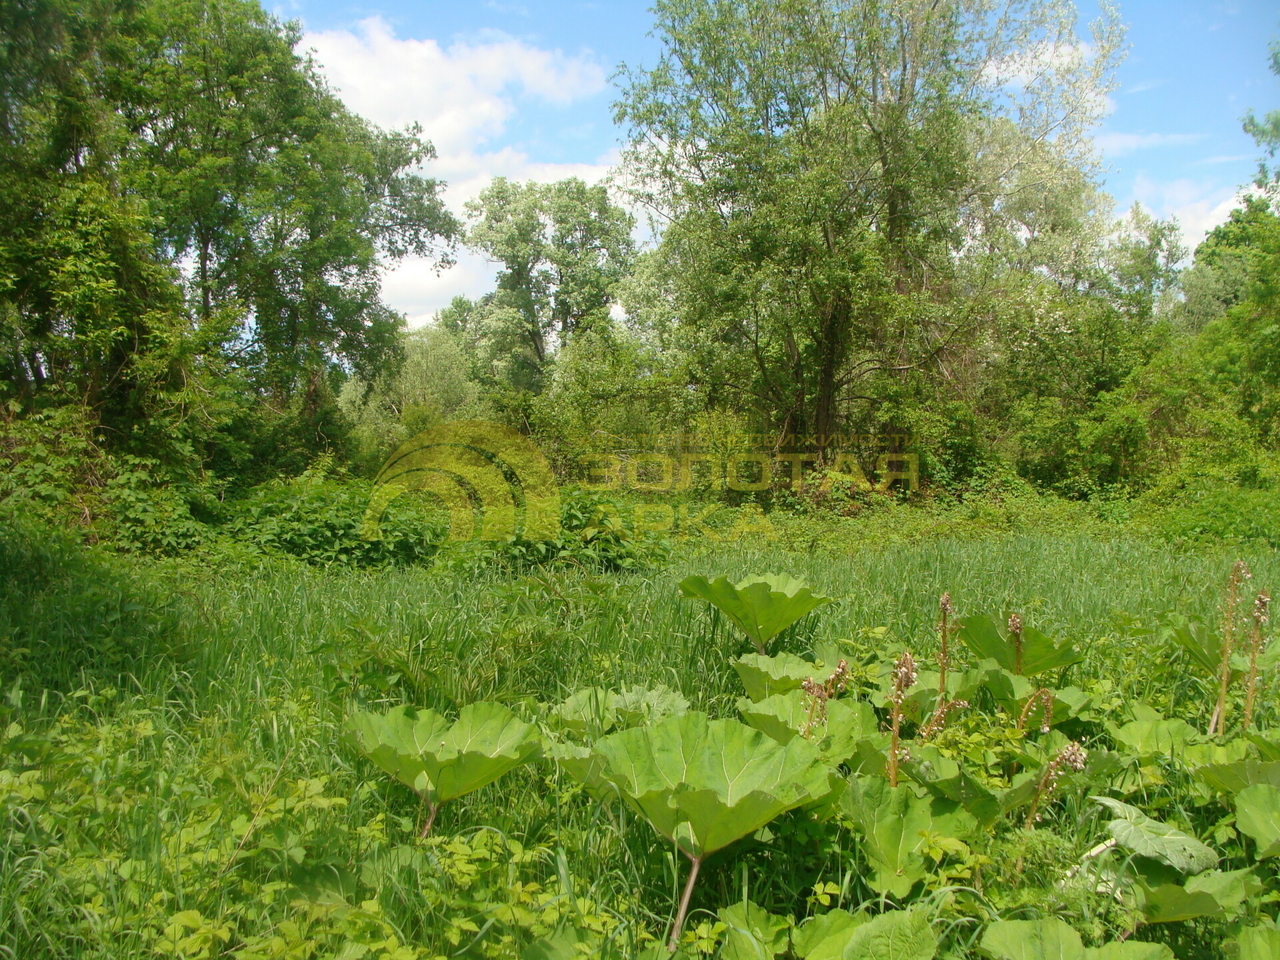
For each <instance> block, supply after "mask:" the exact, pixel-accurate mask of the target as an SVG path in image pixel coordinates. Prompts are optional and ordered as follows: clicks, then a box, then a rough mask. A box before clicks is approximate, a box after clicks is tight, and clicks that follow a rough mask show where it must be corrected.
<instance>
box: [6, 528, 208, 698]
mask: <svg viewBox="0 0 1280 960" xmlns="http://www.w3.org/2000/svg"><path fill="white" fill-rule="evenodd" d="M130 566H131V565H126V564H125V563H124V562H123V561H121V560H120V559H119V558H116V557H113V556H111V555H110V554H108V553H106V552H105V551H94V552H92V553H88V552H86V551H85V550H84V549H83V548H81V547H80V546H79V545H78V544H76V543H75V542H74V541H73V540H72V539H71V538H69V537H68V536H67V535H66V534H65V533H63V532H60V531H56V530H52V529H50V528H48V527H45V526H42V525H40V524H37V523H32V522H30V521H23V520H19V519H17V518H14V517H12V516H5V515H4V514H0V568H3V569H4V571H5V573H4V576H3V577H0V674H3V676H5V677H6V678H8V679H7V682H8V683H9V684H12V685H13V686H12V687H11V693H12V695H14V696H19V697H20V696H21V694H20V691H21V689H22V688H23V687H26V688H27V689H29V690H36V691H39V690H41V689H43V688H52V689H55V690H61V691H63V692H66V693H70V692H71V691H72V690H74V689H76V688H77V687H78V686H79V685H80V684H81V683H83V682H85V680H86V678H87V677H100V678H104V679H106V680H108V681H111V680H114V679H115V678H116V677H118V676H120V675H121V674H124V673H125V672H127V671H129V670H131V669H137V668H138V667H139V666H141V665H143V664H145V663H147V662H149V661H150V662H156V661H159V662H163V661H164V660H166V659H167V658H168V657H170V656H173V655H179V654H181V652H182V651H181V641H180V638H179V631H178V624H177V622H176V618H177V616H178V614H177V611H176V610H174V609H173V606H172V604H171V602H170V601H169V600H167V599H166V598H165V596H164V593H163V591H162V590H161V589H160V588H159V587H157V586H156V585H155V584H152V583H150V582H148V581H147V580H145V579H143V578H139V577H137V576H135V575H134V574H133V573H132V572H131V569H130Z"/></svg>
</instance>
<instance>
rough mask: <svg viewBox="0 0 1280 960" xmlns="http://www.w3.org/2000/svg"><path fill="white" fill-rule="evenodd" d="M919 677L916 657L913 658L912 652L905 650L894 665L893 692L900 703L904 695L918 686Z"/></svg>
mask: <svg viewBox="0 0 1280 960" xmlns="http://www.w3.org/2000/svg"><path fill="white" fill-rule="evenodd" d="M917 676H919V670H917V669H916V661H915V657H913V656H911V651H910V650H903V651H902V656H900V657H898V659H897V661H896V662H895V663H894V665H893V692H894V695H895V696H896V697H897V700H898V702H899V703H901V702H902V697H903V695H904V694H905V693H906V692H907V691H908V690H910V689H911V688H912V687H914V686H915V685H916V677H917Z"/></svg>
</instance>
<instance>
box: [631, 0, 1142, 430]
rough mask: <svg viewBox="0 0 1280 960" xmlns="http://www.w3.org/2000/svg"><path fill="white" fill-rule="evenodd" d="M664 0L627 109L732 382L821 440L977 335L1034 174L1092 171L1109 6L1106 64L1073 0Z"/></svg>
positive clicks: (692, 311) (688, 287)
mask: <svg viewBox="0 0 1280 960" xmlns="http://www.w3.org/2000/svg"><path fill="white" fill-rule="evenodd" d="M655 10H656V13H657V32H658V34H659V36H660V38H661V39H662V41H663V44H664V52H663V55H662V57H661V59H660V61H659V62H658V64H657V65H656V66H655V67H654V68H653V69H652V70H649V71H646V72H633V73H630V74H628V81H629V83H628V86H627V88H626V89H625V91H624V94H623V97H622V99H621V102H620V103H619V105H618V118H619V120H620V121H623V122H625V123H627V124H628V125H629V127H630V130H631V137H632V142H631V147H630V149H629V152H628V161H629V167H630V170H631V173H632V174H633V176H634V183H635V185H636V193H637V196H638V197H639V198H640V199H641V200H642V202H644V203H646V204H648V205H649V207H650V209H651V210H653V211H654V213H655V214H656V215H657V216H658V218H659V219H660V220H661V221H662V222H663V223H664V224H665V226H666V230H665V233H664V243H666V244H668V245H670V246H672V247H674V249H675V251H676V254H675V258H674V259H675V260H676V262H677V263H678V264H679V266H678V273H679V276H680V278H681V283H680V287H681V289H680V294H679V296H680V300H681V311H680V312H681V314H682V318H683V319H684V321H685V322H687V323H692V324H695V325H697V326H698V327H700V328H701V329H702V330H703V331H704V333H705V337H706V340H707V341H708V342H711V343H715V344H718V345H720V348H721V349H723V348H728V349H730V350H736V351H737V353H738V356H739V358H740V362H739V364H738V366H737V370H736V372H735V373H734V377H735V379H736V383H735V384H734V385H733V388H734V389H735V390H736V392H737V393H738V394H739V395H740V396H741V397H743V398H744V399H748V400H749V401H750V402H752V403H754V405H755V406H756V408H757V411H758V413H759V415H760V417H761V419H762V420H763V421H765V422H769V423H770V425H773V426H780V427H783V428H788V429H791V430H794V431H796V432H800V433H804V434H817V435H822V434H828V435H829V434H831V433H833V432H835V431H836V430H838V429H839V427H840V426H841V425H842V423H846V422H847V419H848V409H849V406H850V404H851V403H852V402H854V401H855V400H856V399H857V398H859V397H865V396H866V391H867V388H868V384H869V383H870V382H871V381H872V379H873V378H875V377H877V376H880V377H883V376H886V375H889V376H901V375H904V374H906V373H907V372H909V371H911V370H915V369H919V368H921V367H923V366H925V365H927V364H930V363H932V362H935V361H936V360H937V359H938V357H939V356H940V355H941V354H942V353H943V352H944V351H945V350H946V349H947V347H948V346H949V345H950V344H952V343H953V342H954V341H955V340H956V339H957V338H958V337H960V336H962V335H963V334H964V333H965V331H966V329H968V328H969V327H971V326H972V323H973V318H974V314H975V310H974V308H973V304H974V303H975V302H980V301H981V295H982V294H983V292H984V291H983V284H984V282H985V279H986V275H984V274H983V273H982V272H981V271H974V270H967V269H960V264H961V262H962V261H963V260H964V259H965V257H966V256H968V255H971V254H973V253H974V251H975V250H978V251H980V250H981V249H982V248H983V241H984V232H985V234H986V236H988V237H989V236H990V234H991V233H992V231H993V229H994V227H993V225H994V224H995V223H997V222H998V221H999V218H1000V217H1002V216H1004V211H1005V209H1006V207H1007V206H1008V204H1007V203H1006V201H1007V200H1008V199H1009V197H1010V196H1011V193H1012V192H1011V190H1010V188H1009V183H1010V181H1011V179H1016V178H1014V177H1013V174H1014V173H1015V172H1016V171H1017V170H1018V169H1019V166H1020V165H1021V164H1023V163H1025V162H1027V161H1029V160H1030V159H1035V160H1036V161H1037V162H1039V163H1040V164H1041V166H1042V168H1045V169H1051V170H1055V171H1060V170H1062V169H1070V168H1075V167H1078V166H1079V165H1080V163H1082V162H1085V161H1087V159H1088V149H1087V143H1086V141H1085V140H1084V138H1083V133H1084V131H1085V130H1087V128H1088V125H1089V123H1090V121H1091V120H1092V118H1093V117H1095V116H1096V115H1097V112H1098V110H1099V109H1100V107H1101V102H1102V98H1101V96H1100V92H1101V91H1102V90H1103V89H1105V86H1106V82H1107V81H1106V77H1107V75H1108V70H1109V68H1110V66H1111V64H1112V62H1113V58H1114V53H1115V49H1116V46H1117V43H1118V38H1119V36H1118V35H1119V31H1118V27H1117V26H1116V24H1115V20H1114V16H1113V15H1112V14H1111V13H1110V12H1109V11H1108V16H1107V18H1105V19H1104V21H1103V22H1101V23H1100V24H1098V25H1097V26H1096V28H1095V35H1094V46H1095V55H1094V56H1093V57H1092V58H1088V57H1086V56H1085V55H1084V53H1083V51H1082V49H1081V45H1080V43H1079V41H1078V39H1077V37H1076V35H1075V18H1074V7H1073V6H1072V5H1071V4H1070V3H1067V2H1064V0H1051V2H1035V0H953V2H946V3H936V2H923V0H783V2H777V0H734V2H712V0H660V2H659V3H658V4H657V6H656V8H655ZM996 144H998V145H1000V146H1001V147H1002V148H1003V153H1002V154H1001V156H1000V157H998V158H997V157H995V150H994V146H993V145H996ZM1046 157H1048V158H1049V159H1048V160H1046ZM984 160H985V161H987V162H986V165H985V167H983V166H982V164H981V163H980V161H984ZM997 160H998V161H999V162H997ZM1027 179H1029V178H1023V182H1022V183H1021V189H1022V190H1023V191H1024V196H1026V195H1027V194H1026V193H1025V191H1026V187H1027V184H1026V182H1025V181H1026V180H1027ZM1015 232H1016V231H1012V230H1008V231H1006V233H1010V234H1012V233H1015ZM989 273H990V271H989V270H988V271H987V274H989ZM962 289H963V292H964V293H965V299H966V300H967V301H968V303H967V304H965V303H962V302H961V298H960V297H958V296H956V294H957V293H959V292H960V291H961V290H962Z"/></svg>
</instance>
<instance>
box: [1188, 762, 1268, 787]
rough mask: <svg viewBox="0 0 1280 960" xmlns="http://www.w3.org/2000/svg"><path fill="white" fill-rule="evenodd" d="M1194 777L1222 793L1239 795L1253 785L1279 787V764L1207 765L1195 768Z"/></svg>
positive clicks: (1240, 763) (1236, 763)
mask: <svg viewBox="0 0 1280 960" xmlns="http://www.w3.org/2000/svg"><path fill="white" fill-rule="evenodd" d="M1194 773H1195V775H1196V777H1198V778H1199V779H1200V780H1202V781H1204V783H1206V784H1208V785H1209V786H1210V787H1212V788H1213V789H1214V790H1218V791H1220V792H1222V793H1239V792H1240V791H1241V790H1243V789H1245V787H1251V786H1253V785H1254V784H1267V785H1269V786H1272V787H1280V763H1277V762H1275V761H1270V762H1266V763H1262V762H1259V761H1257V760H1238V761H1236V762H1235V763H1208V764H1205V765H1204V766H1203V767H1196V769H1195V771H1194Z"/></svg>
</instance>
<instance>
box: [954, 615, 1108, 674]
mask: <svg viewBox="0 0 1280 960" xmlns="http://www.w3.org/2000/svg"><path fill="white" fill-rule="evenodd" d="M956 636H958V637H959V638H960V639H961V640H963V641H964V642H965V644H966V645H967V646H968V647H969V649H970V650H972V651H973V652H974V653H976V654H977V655H978V656H979V657H980V658H984V659H985V658H988V657H989V658H991V659H992V660H995V661H996V663H998V664H999V665H1000V666H1002V667H1003V668H1004V669H1006V670H1008V671H1009V672H1010V673H1015V674H1020V675H1022V676H1024V677H1031V676H1035V675H1036V674H1037V673H1044V672H1045V671H1046V670H1056V669H1058V668H1059V667H1067V666H1070V665H1071V664H1073V663H1079V662H1080V661H1081V660H1083V659H1084V658H1083V657H1082V656H1080V654H1078V653H1077V652H1076V650H1075V648H1074V647H1072V646H1071V641H1069V640H1063V641H1062V642H1061V643H1058V642H1057V641H1055V640H1054V639H1053V638H1052V637H1049V636H1046V635H1045V634H1043V633H1041V632H1040V631H1039V630H1036V629H1035V628H1034V627H1030V626H1025V625H1024V626H1023V628H1022V655H1021V664H1019V656H1018V645H1017V644H1016V643H1015V642H1014V637H1013V635H1012V634H1011V633H1010V632H1009V630H1008V627H1007V626H1005V625H1003V624H997V623H996V622H995V621H994V620H992V619H991V618H990V617H988V616H985V615H983V614H978V615H976V616H972V617H965V618H964V619H962V620H961V621H960V629H959V630H958V631H957V632H956Z"/></svg>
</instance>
